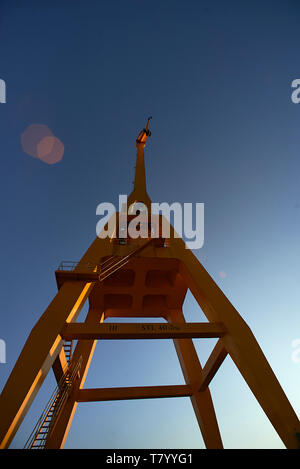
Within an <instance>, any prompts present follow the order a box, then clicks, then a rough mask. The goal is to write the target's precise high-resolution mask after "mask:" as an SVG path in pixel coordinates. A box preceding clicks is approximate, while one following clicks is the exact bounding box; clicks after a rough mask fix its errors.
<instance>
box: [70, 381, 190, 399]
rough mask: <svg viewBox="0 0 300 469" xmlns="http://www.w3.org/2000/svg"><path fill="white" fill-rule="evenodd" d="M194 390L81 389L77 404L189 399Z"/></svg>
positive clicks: (166, 387) (174, 388) (171, 388)
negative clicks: (171, 398)
mask: <svg viewBox="0 0 300 469" xmlns="http://www.w3.org/2000/svg"><path fill="white" fill-rule="evenodd" d="M189 396H192V389H191V387H190V386H188V385H175V386H142V387H130V388H127V387H122V388H98V389H79V390H78V391H77V395H76V401H77V402H95V401H119V400H125V399H156V398H162V397H189Z"/></svg>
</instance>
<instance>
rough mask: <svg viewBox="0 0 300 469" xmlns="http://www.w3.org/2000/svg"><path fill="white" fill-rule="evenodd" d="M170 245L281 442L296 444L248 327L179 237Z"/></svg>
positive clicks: (296, 429) (293, 420) (296, 430)
mask: <svg viewBox="0 0 300 469" xmlns="http://www.w3.org/2000/svg"><path fill="white" fill-rule="evenodd" d="M174 245H176V252H177V254H178V257H179V258H181V260H182V263H181V266H180V273H181V275H182V276H183V278H184V279H185V281H186V283H187V286H188V287H189V288H190V290H191V292H192V293H193V295H194V297H195V298H196V300H197V302H198V304H199V306H200V307H201V309H202V311H203V312H204V314H205V315H206V317H207V319H208V320H209V321H212V322H214V321H220V322H223V324H224V325H225V327H226V329H227V334H225V336H224V337H223V338H222V341H223V344H224V346H225V348H226V350H227V352H228V354H229V355H230V356H231V358H232V360H233V361H234V363H235V365H236V366H237V368H238V369H239V371H240V372H241V374H242V376H243V377H244V379H245V381H246V382H247V384H248V386H249V388H250V389H251V391H252V392H253V394H254V395H255V397H256V399H257V401H258V402H259V404H260V406H261V407H262V409H263V410H264V412H265V414H266V415H267V417H268V418H269V420H270V422H271V423H272V425H273V427H274V428H275V430H276V431H277V433H278V435H279V436H280V438H281V439H282V441H283V443H284V444H285V446H286V447H287V448H289V449H293V448H295V449H297V448H299V434H300V422H299V419H298V417H297V415H296V413H295V412H294V410H293V408H292V406H291V404H290V402H289V401H288V399H287V397H286V395H285V393H284V391H283V389H282V388H281V386H280V384H279V382H278V380H277V378H276V376H275V374H274V372H273V370H272V368H271V366H270V365H269V363H268V361H267V359H266V357H265V356H264V354H263V352H262V350H261V348H260V346H259V344H258V343H257V341H256V339H255V337H254V335H253V333H252V332H251V330H250V328H249V327H248V325H247V324H246V323H245V321H244V320H243V319H242V318H241V316H240V315H239V313H238V312H237V311H236V309H235V308H234V307H233V306H232V304H231V303H230V302H229V301H228V299H227V298H226V296H225V295H224V294H223V292H222V291H221V290H220V288H219V287H218V286H217V285H216V283H215V282H214V281H213V279H212V278H211V277H210V275H209V274H208V273H207V272H206V270H205V269H204V267H203V266H202V265H201V264H200V262H199V261H198V259H197V258H196V257H195V256H194V255H193V253H191V252H190V251H189V250H187V249H185V247H184V243H183V242H182V240H174ZM174 247H175V246H174Z"/></svg>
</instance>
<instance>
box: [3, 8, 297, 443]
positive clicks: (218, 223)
mask: <svg viewBox="0 0 300 469" xmlns="http://www.w3.org/2000/svg"><path fill="white" fill-rule="evenodd" d="M0 5H1V7H0V15H1V20H0V78H2V79H4V80H5V82H6V86H7V103H6V104H0V124H1V126H0V136H1V137H0V154H1V163H2V168H1V172H0V178H1V182H0V191H1V204H2V205H1V220H2V223H1V232H0V237H1V265H2V268H1V271H0V276H1V278H0V284H1V296H0V301H1V316H0V338H1V339H3V340H5V342H6V346H7V363H6V364H0V390H1V389H2V388H3V386H4V384H5V382H6V380H7V378H8V376H9V374H10V372H11V370H12V368H13V366H14V364H15V362H16V360H17V358H18V355H19V353H20V352H21V349H22V347H23V345H24V343H25V340H26V338H27V336H28V334H29V332H30V330H31V329H32V327H33V326H34V324H35V322H36V321H37V320H38V318H39V317H40V315H41V314H42V313H43V312H44V310H45V309H46V307H47V306H48V304H49V302H50V301H51V299H52V298H53V296H54V295H55V294H56V291H57V288H56V281H55V275H54V270H55V269H56V267H57V266H58V264H59V263H60V262H61V261H62V260H75V261H76V260H78V259H80V258H81V256H82V255H83V253H84V252H85V250H86V249H87V248H88V246H89V245H90V244H91V242H92V241H93V240H94V238H95V236H96V231H95V229H96V223H97V221H98V217H96V207H97V205H98V204H99V203H100V202H112V203H115V204H116V203H117V200H118V194H129V193H130V191H131V190H132V181H133V177H134V165H135V156H136V153H135V152H136V149H135V139H136V137H137V135H138V132H139V131H140V130H141V129H142V128H143V127H144V125H145V122H146V118H147V117H148V116H149V115H152V116H153V120H152V121H151V130H152V137H151V139H150V140H149V141H148V142H147V148H146V152H145V157H146V168H147V183H148V193H149V195H150V196H151V198H152V201H155V202H164V201H165V202H174V201H178V202H181V203H183V202H193V203H196V202H203V203H204V204H205V242H204V246H203V248H202V249H200V250H198V251H195V254H196V256H197V257H198V258H199V260H200V261H201V262H202V263H203V265H204V267H205V268H206V269H207V271H208V272H209V274H210V275H211V276H212V277H213V279H214V280H215V281H216V282H217V284H218V285H219V286H220V287H221V288H222V290H223V291H224V293H225V294H226V296H227V297H228V298H229V300H230V301H231V302H232V304H233V305H234V306H235V307H236V308H237V309H238V311H239V312H240V314H241V315H242V317H243V318H244V319H245V320H246V322H247V323H248V324H249V326H250V327H251V328H252V330H253V332H254V334H255V336H256V338H257V339H258V341H259V343H260V345H261V347H262V349H263V351H264V353H265V355H266V357H267V358H268V360H269V362H270V364H271V366H272V368H273V370H274V372H275V373H276V376H277V377H278V379H279V381H280V383H281V384H282V386H283V388H284V390H285V392H286V394H287V396H288V398H289V399H290V402H291V404H292V405H293V407H294V409H295V411H296V412H297V414H298V415H299V416H300V363H295V362H293V360H292V358H291V355H292V352H293V348H292V346H291V343H292V340H294V339H297V338H300V293H299V284H300V267H299V256H300V242H299V234H300V220H299V216H300V188H299V173H300V159H299V156H300V132H299V129H300V127H299V123H300V104H298V105H297V104H294V103H292V101H291V82H292V80H294V79H295V78H300V67H299V44H300V28H299V17H300V5H299V2H297V1H296V0H295V1H291V0H289V1H288V0H282V1H277V0H272V1H261V0H259V1H258V0H253V1H244V2H240V1H233V0H227V1H226V2H225V1H223V0H218V1H214V2H211V1H196V0H195V1H175V0H163V1H151V2H149V1H143V0H139V1H137V0H128V1H126V2H125V1H112V2H109V1H96V0H94V1H92V0H86V1H84V2H83V1H81V2H79V1H78V2H73V1H71V0H69V1H67V0H61V1H53V0H52V1H51V2H50V1H43V2H41V1H33V0H27V1H26V2H18V1H14V0H7V1H1V2H0ZM32 124H41V125H46V126H48V127H49V129H51V131H52V132H53V134H54V135H55V136H56V137H57V138H58V139H59V140H60V141H61V142H62V143H63V145H64V155H63V158H62V160H61V161H60V162H58V163H56V164H53V165H50V164H47V163H44V162H43V161H41V160H39V159H37V158H33V157H32V156H30V155H28V154H26V153H25V152H24V151H23V148H22V145H21V135H22V134H23V132H24V131H25V130H26V129H27V128H28V126H30V125H32ZM84 311H86V309H85V310H84ZM184 312H185V314H186V319H187V320H191V321H201V320H203V319H204V316H203V314H202V313H201V311H200V310H199V307H198V306H197V304H196V302H195V301H194V300H193V298H192V297H191V295H188V296H187V299H186V301H185V305H184ZM80 318H81V319H82V318H84V315H83V314H82V315H81V316H80ZM194 342H195V344H196V347H197V351H198V353H199V358H200V360H201V362H202V363H203V362H204V361H205V359H206V358H207V357H208V355H209V353H210V350H211V349H212V346H213V345H214V343H215V341H213V340H203V339H202V340H195V341H194ZM183 383H184V380H183V377H182V373H181V370H180V366H179V363H178V360H177V356H176V353H175V349H174V347H173V343H172V341H169V340H168V341H146V342H142V341H124V342H110V341H107V342H105V341H104V342H102V343H101V342H98V344H97V347H96V351H95V355H94V359H93V362H92V365H91V367H90V371H89V373H88V377H87V380H86V384H85V386H86V387H107V386H134V385H140V386H142V385H159V384H161V385H163V384H183ZM54 387H55V380H54V377H53V373H52V371H51V372H50V373H49V376H48V377H47V379H46V380H45V383H44V385H43V386H42V388H41V390H40V392H39V395H38V397H37V399H36V400H35V402H34V404H33V405H32V407H31V409H30V411H29V413H28V415H27V416H26V418H25V420H24V422H23V424H22V425H21V427H20V429H19V431H18V433H17V434H16V436H15V439H14V441H13V443H12V445H11V447H12V448H22V447H23V445H24V443H25V441H26V439H27V437H28V436H29V434H30V432H31V430H32V428H33V426H34V424H35V422H36V420H37V419H38V417H39V416H40V414H41V412H42V410H43V408H44V406H45V404H46V403H47V401H48V399H49V397H50V395H51V393H52V390H53V389H54ZM211 392H212V397H213V399H214V404H215V409H216V414H217V417H218V421H219V425H220V430H221V433H222V438H223V442H224V446H225V447H226V448H282V447H283V444H282V443H281V440H280V439H279V437H278V436H277V434H276V432H275V431H274V429H273V427H272V426H271V424H270V423H269V421H268V419H267V418H266V416H265V415H264V413H263V411H262V410H261V408H260V407H259V405H258V403H257V402H256V400H255V399H254V397H253V395H252V393H251V391H250V390H249V389H248V387H247V386H246V384H245V382H244V381H243V379H242V377H241V375H240V374H239V372H238V371H237V370H236V368H235V366H234V365H233V363H232V362H231V359H230V358H228V357H227V358H226V360H225V362H224V364H223V366H222V368H221V369H220V370H219V371H218V373H217V375H216V377H215V379H214V381H213V382H212V385H211ZM0 418H1V417H0ZM65 447H66V448H78V447H79V448H199V447H200V448H202V447H203V441H202V437H201V434H200V431H199V428H198V426H197V422H196V418H195V416H194V414H193V410H192V406H191V403H190V401H189V399H188V398H179V399H164V400H160V399H158V400H145V401H144V400H141V401H129V402H126V401H120V402H112V403H110V402H105V403H86V404H80V405H79V406H78V409H77V412H76V415H75V418H74V420H73V425H72V427H71V430H70V433H69V436H68V439H67V442H66V445H65Z"/></svg>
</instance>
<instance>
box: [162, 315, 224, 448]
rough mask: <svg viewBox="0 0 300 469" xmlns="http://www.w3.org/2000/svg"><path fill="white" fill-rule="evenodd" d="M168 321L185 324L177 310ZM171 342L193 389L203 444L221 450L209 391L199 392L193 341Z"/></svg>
mask: <svg viewBox="0 0 300 469" xmlns="http://www.w3.org/2000/svg"><path fill="white" fill-rule="evenodd" d="M168 320H169V322H170V323H172V322H175V323H176V322H177V323H180V322H185V319H184V316H183V313H182V311H177V310H174V311H172V312H171V313H170V315H169V318H168ZM173 342H174V345H175V348H176V352H177V355H178V358H179V361H180V365H181V368H182V372H183V375H184V378H185V381H186V384H188V385H190V386H191V387H192V389H193V395H192V397H191V402H192V405H193V408H194V411H195V414H196V418H197V421H198V424H199V427H200V430H201V433H202V437H203V440H204V443H205V445H206V447H207V448H209V449H221V448H223V444H222V440H221V435H220V431H219V427H218V422H217V418H216V414H215V410H214V406H213V402H212V399H211V395H210V391H209V389H208V388H206V389H205V390H204V391H201V392H200V391H199V388H200V383H201V374H202V368H201V365H200V362H199V359H198V355H197V352H196V350H195V347H194V344H193V341H192V339H174V341H173Z"/></svg>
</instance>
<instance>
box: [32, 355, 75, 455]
mask: <svg viewBox="0 0 300 469" xmlns="http://www.w3.org/2000/svg"><path fill="white" fill-rule="evenodd" d="M81 363H82V357H80V359H79V360H78V362H77V363H76V365H75V366H74V367H71V368H70V369H69V368H68V369H67V371H66V372H65V373H64V375H63V376H62V378H61V380H60V381H59V383H58V385H57V387H56V388H55V390H54V392H53V394H52V396H51V397H50V400H49V402H48V404H47V405H46V407H45V409H44V411H43V413H42V415H41V417H40V418H39V420H38V421H37V423H36V425H35V427H34V429H33V431H32V432H31V434H30V436H29V438H28V440H27V442H26V443H25V446H24V449H44V448H45V445H46V442H47V438H48V435H49V434H50V431H51V430H52V428H53V426H54V424H55V422H56V419H57V417H58V415H59V413H60V410H61V409H62V406H63V404H64V403H65V401H66V399H67V398H68V396H69V394H70V392H71V390H72V387H73V384H74V382H75V380H76V377H77V375H78V373H79V370H80V367H81Z"/></svg>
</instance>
